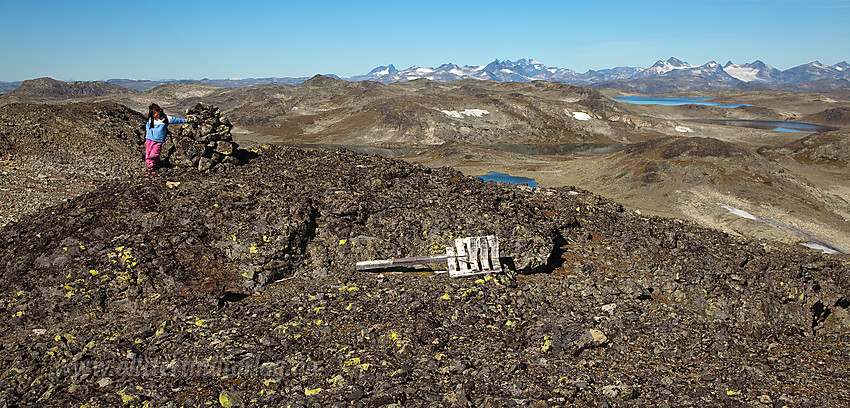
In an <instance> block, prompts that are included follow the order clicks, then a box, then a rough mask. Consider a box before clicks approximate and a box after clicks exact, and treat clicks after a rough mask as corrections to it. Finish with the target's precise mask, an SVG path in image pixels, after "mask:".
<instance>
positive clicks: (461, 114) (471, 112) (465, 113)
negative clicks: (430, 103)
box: [440, 109, 490, 119]
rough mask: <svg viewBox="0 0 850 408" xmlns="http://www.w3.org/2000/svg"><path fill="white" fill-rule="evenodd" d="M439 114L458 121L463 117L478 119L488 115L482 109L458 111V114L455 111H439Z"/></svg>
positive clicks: (487, 112)
mask: <svg viewBox="0 0 850 408" xmlns="http://www.w3.org/2000/svg"><path fill="white" fill-rule="evenodd" d="M440 112H443V113H445V114H446V116H450V117H453V118H458V119H462V118H463V117H464V116H475V117H478V118H480V117H482V116H484V115H489V114H490V112H489V111H487V110H484V109H465V110H463V111H460V112H458V111H456V110H441V111H440Z"/></svg>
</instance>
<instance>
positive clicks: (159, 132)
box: [145, 115, 189, 143]
mask: <svg viewBox="0 0 850 408" xmlns="http://www.w3.org/2000/svg"><path fill="white" fill-rule="evenodd" d="M165 117H166V119H168V122H166V121H165V120H163V119H155V120H154V121H153V126H151V121H147V122H145V131H146V132H145V139H150V140H153V141H154V142H159V143H164V142H165V133H166V132H167V131H168V124H169V123H189V122H187V121H186V119H180V118H172V117H171V116H168V115H165Z"/></svg>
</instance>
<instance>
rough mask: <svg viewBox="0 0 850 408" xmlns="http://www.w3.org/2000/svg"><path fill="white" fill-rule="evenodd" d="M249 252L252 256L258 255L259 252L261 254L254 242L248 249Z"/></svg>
mask: <svg viewBox="0 0 850 408" xmlns="http://www.w3.org/2000/svg"><path fill="white" fill-rule="evenodd" d="M248 252H250V253H252V254H256V253H257V252H260V251H259V250H258V249H257V244H255V243H253V242H252V243H251V247H250V248H248Z"/></svg>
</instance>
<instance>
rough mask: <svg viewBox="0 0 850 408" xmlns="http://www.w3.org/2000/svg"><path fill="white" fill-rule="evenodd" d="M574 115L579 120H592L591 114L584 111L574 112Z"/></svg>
mask: <svg viewBox="0 0 850 408" xmlns="http://www.w3.org/2000/svg"><path fill="white" fill-rule="evenodd" d="M573 117H574V118H576V119H577V120H590V119H591V117H590V115H588V114H586V113H584V112H573Z"/></svg>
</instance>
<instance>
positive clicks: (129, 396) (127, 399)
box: [118, 388, 136, 405]
mask: <svg viewBox="0 0 850 408" xmlns="http://www.w3.org/2000/svg"><path fill="white" fill-rule="evenodd" d="M126 390H127V389H126V388H125V389H122V390H118V395H119V396H121V401H122V402H124V405H127V404H129V403H131V402H133V401H134V400H135V399H136V396H135V395H133V394H127V391H126Z"/></svg>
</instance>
